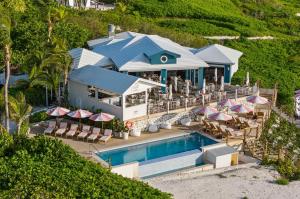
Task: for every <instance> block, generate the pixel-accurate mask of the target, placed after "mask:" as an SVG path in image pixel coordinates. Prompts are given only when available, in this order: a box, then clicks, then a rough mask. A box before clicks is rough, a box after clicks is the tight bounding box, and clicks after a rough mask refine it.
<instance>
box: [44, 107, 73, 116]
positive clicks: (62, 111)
mask: <svg viewBox="0 0 300 199" xmlns="http://www.w3.org/2000/svg"><path fill="white" fill-rule="evenodd" d="M69 112H70V110H69V109H66V108H63V107H59V106H58V107H56V108H52V109H49V110H48V111H47V112H46V113H47V114H48V115H50V116H55V117H59V116H64V115H66V114H67V113H69Z"/></svg>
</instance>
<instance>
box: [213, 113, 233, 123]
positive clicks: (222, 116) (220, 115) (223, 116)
mask: <svg viewBox="0 0 300 199" xmlns="http://www.w3.org/2000/svg"><path fill="white" fill-rule="evenodd" d="M208 119H210V120H216V121H228V120H232V116H231V115H228V114H225V113H222V112H217V113H213V114H211V115H209V116H208Z"/></svg>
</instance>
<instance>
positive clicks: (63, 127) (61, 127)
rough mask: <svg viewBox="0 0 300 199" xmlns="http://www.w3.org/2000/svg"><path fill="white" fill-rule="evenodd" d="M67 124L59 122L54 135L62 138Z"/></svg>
mask: <svg viewBox="0 0 300 199" xmlns="http://www.w3.org/2000/svg"><path fill="white" fill-rule="evenodd" d="M67 127H68V123H67V122H61V123H60V126H59V128H58V129H57V131H56V132H55V135H60V136H63V134H64V133H65V132H66V131H67Z"/></svg>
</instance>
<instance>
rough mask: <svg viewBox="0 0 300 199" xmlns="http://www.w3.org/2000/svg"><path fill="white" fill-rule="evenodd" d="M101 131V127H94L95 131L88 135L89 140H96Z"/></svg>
mask: <svg viewBox="0 0 300 199" xmlns="http://www.w3.org/2000/svg"><path fill="white" fill-rule="evenodd" d="M100 131H101V129H100V128H96V127H94V128H93V131H92V134H91V135H89V136H88V137H87V140H88V141H89V140H90V141H93V142H95V140H97V139H98V138H99V136H100Z"/></svg>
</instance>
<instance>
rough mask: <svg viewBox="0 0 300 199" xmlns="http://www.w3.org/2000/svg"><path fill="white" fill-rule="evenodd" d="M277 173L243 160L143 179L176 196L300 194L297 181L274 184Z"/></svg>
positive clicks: (248, 196) (228, 196)
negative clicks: (243, 162)
mask: <svg viewBox="0 0 300 199" xmlns="http://www.w3.org/2000/svg"><path fill="white" fill-rule="evenodd" d="M224 176H225V177H224ZM277 177H278V173H277V172H276V171H274V170H272V169H267V168H264V167H260V166H258V165H257V164H247V165H239V166H237V167H231V168H227V169H217V170H212V171H206V172H202V173H200V172H197V170H196V169H192V170H188V171H181V172H176V173H172V174H168V175H163V176H159V177H155V178H151V179H146V180H144V181H145V182H148V183H149V184H150V185H151V186H153V187H156V188H158V189H160V190H162V191H164V192H169V193H171V194H173V196H174V198H179V199H184V198H188V199H193V198H201V199H202V198H209V199H217V198H220V199H221V198H222V199H225V198H230V199H231V198H239V199H240V198H243V197H247V198H249V199H252V198H255V199H257V198H264V199H265V198H270V199H271V198H272V199H275V198H278V199H282V198H286V199H291V198H300V181H295V182H291V183H290V184H289V185H285V186H284V185H277V184H275V183H274V180H275V179H276V178H277Z"/></svg>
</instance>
